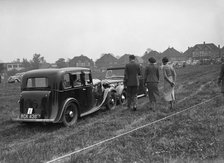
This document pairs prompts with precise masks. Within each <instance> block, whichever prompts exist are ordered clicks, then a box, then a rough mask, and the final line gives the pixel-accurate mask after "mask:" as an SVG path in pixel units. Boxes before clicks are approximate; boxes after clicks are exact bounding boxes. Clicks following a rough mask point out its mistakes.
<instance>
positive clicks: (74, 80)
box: [71, 74, 81, 87]
mask: <svg viewBox="0 0 224 163" xmlns="http://www.w3.org/2000/svg"><path fill="white" fill-rule="evenodd" d="M71 77H72V83H73V86H74V87H76V86H80V85H81V79H80V74H73V75H71Z"/></svg>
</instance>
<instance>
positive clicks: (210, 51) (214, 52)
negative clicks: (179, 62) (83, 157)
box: [184, 42, 221, 60]
mask: <svg viewBox="0 0 224 163" xmlns="http://www.w3.org/2000/svg"><path fill="white" fill-rule="evenodd" d="M184 54H187V55H188V57H189V58H190V59H192V60H208V59H218V58H221V49H220V47H217V46H216V45H215V44H213V43H205V42H204V43H203V44H196V45H195V46H194V47H192V48H188V50H187V51H186V52H184Z"/></svg>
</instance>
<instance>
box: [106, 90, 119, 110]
mask: <svg viewBox="0 0 224 163" xmlns="http://www.w3.org/2000/svg"><path fill="white" fill-rule="evenodd" d="M116 100H117V98H116V94H115V92H109V93H108V95H107V99H106V108H107V109H109V110H113V109H115V107H116V103H117V101H116Z"/></svg>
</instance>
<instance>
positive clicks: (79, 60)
mask: <svg viewBox="0 0 224 163" xmlns="http://www.w3.org/2000/svg"><path fill="white" fill-rule="evenodd" d="M69 66H70V67H87V68H93V67H94V62H93V60H92V59H90V58H88V57H86V56H84V55H80V56H77V57H74V58H73V59H71V60H70V61H69Z"/></svg>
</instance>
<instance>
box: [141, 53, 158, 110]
mask: <svg viewBox="0 0 224 163" xmlns="http://www.w3.org/2000/svg"><path fill="white" fill-rule="evenodd" d="M148 61H149V65H147V66H146V69H145V75H144V77H145V78H144V83H145V86H146V87H147V88H148V96H149V102H150V108H151V109H152V110H155V107H156V98H157V97H158V96H159V89H158V84H159V68H158V66H157V65H156V59H155V58H154V57H151V58H149V59H148Z"/></svg>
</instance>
